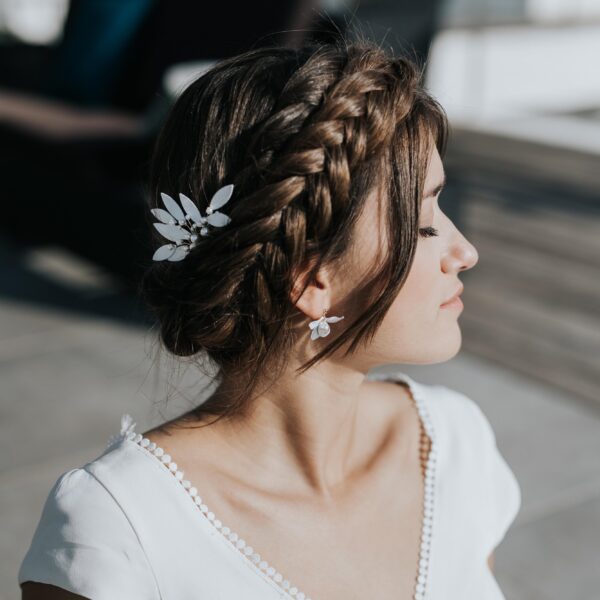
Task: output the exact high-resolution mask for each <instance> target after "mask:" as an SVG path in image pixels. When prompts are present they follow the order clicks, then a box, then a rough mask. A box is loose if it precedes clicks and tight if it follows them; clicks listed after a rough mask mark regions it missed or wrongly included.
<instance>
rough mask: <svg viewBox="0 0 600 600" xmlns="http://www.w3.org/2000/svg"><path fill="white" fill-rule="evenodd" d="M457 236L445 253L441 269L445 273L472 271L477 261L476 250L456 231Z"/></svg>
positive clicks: (477, 254)
mask: <svg viewBox="0 0 600 600" xmlns="http://www.w3.org/2000/svg"><path fill="white" fill-rule="evenodd" d="M456 233H457V235H456V237H455V238H454V240H453V241H452V243H451V245H450V247H449V248H448V252H446V254H445V256H444V258H443V261H442V268H443V270H444V271H446V272H453V271H456V272H458V271H466V270H467V269H472V268H473V267H474V266H475V265H476V264H477V262H478V261H479V253H478V252H477V248H475V246H474V245H473V244H471V242H469V240H467V238H466V237H465V236H464V235H462V233H460V232H459V231H458V230H457V232H456Z"/></svg>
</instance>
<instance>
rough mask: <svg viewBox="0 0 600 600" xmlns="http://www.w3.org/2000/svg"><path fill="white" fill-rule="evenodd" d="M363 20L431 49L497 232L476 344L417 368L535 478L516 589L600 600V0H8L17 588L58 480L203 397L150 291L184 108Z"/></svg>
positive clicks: (9, 508)
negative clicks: (255, 66) (257, 65)
mask: <svg viewBox="0 0 600 600" xmlns="http://www.w3.org/2000/svg"><path fill="white" fill-rule="evenodd" d="M356 29H358V30H360V31H361V32H362V33H363V34H367V35H368V36H369V37H371V38H373V39H376V40H377V41H379V42H381V43H384V44H386V45H388V46H391V47H393V48H394V49H395V50H396V51H408V52H410V53H411V55H412V56H413V57H416V58H417V59H418V60H420V61H421V62H422V63H423V64H425V65H426V76H427V84H428V87H429V88H430V90H431V91H432V92H433V94H434V95H435V96H436V97H437V98H438V99H439V100H440V101H441V103H442V104H443V105H444V106H445V108H446V110H447V112H448V114H449V116H450V120H451V123H452V137H451V141H450V145H449V148H448V153H447V156H446V158H445V164H446V170H447V175H448V181H449V183H448V188H447V190H446V191H445V192H444V193H443V194H442V197H441V199H440V202H441V206H442V208H444V209H445V212H446V213H447V214H448V215H449V216H450V217H451V218H452V219H453V220H454V221H455V222H456V224H457V225H458V227H459V228H460V229H461V230H462V231H463V233H464V234H465V235H466V236H467V238H468V239H470V241H471V242H473V243H474V244H475V246H476V247H477V249H478V251H479V263H478V265H477V266H476V267H475V268H474V269H473V270H471V271H468V272H466V273H464V274H463V278H462V279H463V281H464V283H465V292H464V294H463V299H464V303H465V310H464V311H463V313H462V314H461V316H460V323H461V326H462V327H461V328H462V331H463V349H462V351H461V352H460V353H459V355H457V356H456V357H455V358H454V359H452V360H451V361H448V362H446V363H443V364H437V365H430V366H405V367H404V370H405V372H406V373H408V374H409V375H411V376H412V377H414V378H415V379H417V380H419V381H423V382H426V383H442V384H444V385H448V386H450V387H453V388H455V389H458V390H460V391H463V392H464V393H466V394H468V395H469V396H470V397H472V398H473V399H474V400H475V401H476V402H477V403H478V404H479V405H480V406H481V408H482V409H483V411H484V412H485V413H486V415H487V416H488V418H489V419H490V421H491V422H492V425H493V427H494V429H495V431H496V435H497V442H498V446H499V448H500V450H501V452H502V454H503V455H504V456H505V458H506V460H507V461H508V463H509V464H510V466H511V467H512V469H513V471H514V472H515V474H516V476H517V478H518V480H519V482H520V485H521V489H522V493H523V505H522V508H521V511H520V513H519V515H518V517H517V519H516V521H515V523H514V524H513V526H512V528H511V529H510V530H509V532H508V534H507V536H506V538H505V540H504V542H503V543H502V544H501V545H500V546H499V548H498V549H497V551H496V566H495V572H496V576H497V578H498V580H499V583H500V586H501V587H502V589H503V590H504V592H505V594H506V597H507V598H508V599H513V598H514V599H518V600H541V599H543V600H554V599H556V600H559V599H560V600H563V599H564V598H569V599H570V600H592V599H597V598H600V591H599V590H600V569H598V566H599V565H600V198H599V192H600V162H599V158H600V70H599V68H598V58H599V57H600V0H439V1H438V0H362V1H360V2H351V1H350V0H306V1H303V0H295V1H288V2H285V1H283V0H280V1H279V2H277V3H273V2H266V1H264V0H255V1H254V2H246V3H243V2H226V1H223V0H221V1H220V2H193V1H191V0H188V1H184V0H169V1H166V0H112V1H111V0H71V1H69V0H0V144H1V145H2V152H1V153H0V182H1V183H0V185H1V186H2V193H1V196H0V197H1V199H2V210H1V213H0V214H1V217H0V275H1V277H0V382H1V383H0V411H1V412H0V414H1V419H0V450H1V453H0V457H1V458H0V489H1V495H0V526H1V531H2V535H1V536H0V558H1V559H2V560H0V600H8V599H11V600H12V599H16V598H20V592H19V589H18V585H17V579H16V577H17V569H18V566H19V564H20V561H21V560H22V557H23V556H24V554H25V551H26V549H27V547H28V544H29V542H30V540H31V536H32V534H33V530H34V528H35V526H36V524H37V520H38V519H39V516H40V514H41V509H42V505H43V502H44V500H45V498H46V496H47V493H48V491H49V489H50V486H51V485H52V483H54V481H55V480H56V479H57V477H58V476H59V475H60V474H61V473H63V472H64V471H66V470H68V469H71V468H74V467H75V466H80V465H82V464H84V463H85V462H87V461H88V460H91V459H93V458H94V457H95V456H97V455H98V454H99V453H100V452H101V451H102V450H103V449H104V446H105V443H106V441H107V439H108V437H109V436H110V435H112V434H114V433H117V432H118V430H119V427H120V417H121V414H123V413H124V412H130V413H131V414H132V415H133V416H134V419H135V420H136V421H137V423H138V430H139V431H143V430H145V429H147V428H149V427H150V426H152V425H155V424H157V423H158V422H162V421H163V420H165V419H167V418H170V416H173V415H175V414H178V413H179V412H181V411H182V410H187V409H189V408H190V407H191V406H192V405H193V404H195V403H197V402H198V397H197V390H198V383H199V381H198V378H199V377H200V376H199V374H198V373H197V371H196V370H195V369H194V368H193V366H191V365H190V364H189V363H176V362H174V361H173V360H171V359H169V358H168V357H166V356H165V355H164V354H161V353H160V352H158V348H157V346H156V342H155V338H154V335H155V334H154V331H153V330H152V328H151V322H150V321H149V319H148V316H147V315H146V314H145V312H144V308H143V306H142V305H141V302H140V301H139V300H138V298H137V297H136V294H135V290H136V285H137V282H138V281H139V277H140V274H141V272H142V270H143V269H144V266H145V265H146V264H147V263H148V260H149V257H150V256H151V254H152V248H151V247H150V243H149V240H148V238H149V230H148V226H147V221H146V214H145V211H146V209H145V205H144V195H143V181H144V177H145V174H146V169H147V164H148V158H149V153H150V151H151V148H152V144H153V141H154V139H155V136H156V133H157V131H158V128H159V127H160V124H161V122H162V119H163V118H164V116H165V114H166V111H167V110H168V108H169V106H170V105H171V103H172V102H173V101H174V99H175V98H176V97H177V95H178V94H179V93H180V92H181V90H182V89H184V88H185V86H186V85H187V84H188V83H189V82H190V81H191V80H193V79H194V78H196V77H197V76H198V75H199V74H201V73H202V72H203V70H205V69H206V68H208V67H210V65H211V64H212V63H213V62H214V61H215V60H218V59H219V58H222V57H226V56H230V55H233V54H236V53H238V52H241V51H244V50H246V49H248V48H250V47H256V46H259V45H261V44H271V43H283V44H287V45H290V46H296V45H298V44H300V43H302V42H303V41H304V40H305V39H306V38H307V36H310V37H311V38H312V39H322V40H326V39H330V38H331V36H332V35H334V34H335V32H336V31H341V32H348V34H349V35H353V31H355V30H356ZM452 600H454V599H452Z"/></svg>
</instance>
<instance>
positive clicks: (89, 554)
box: [18, 468, 160, 600]
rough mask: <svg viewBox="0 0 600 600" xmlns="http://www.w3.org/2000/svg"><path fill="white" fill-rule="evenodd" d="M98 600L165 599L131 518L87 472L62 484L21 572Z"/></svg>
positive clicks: (68, 474) (63, 477) (77, 471)
mask: <svg viewBox="0 0 600 600" xmlns="http://www.w3.org/2000/svg"><path fill="white" fill-rule="evenodd" d="M25 581H37V582H41V583H48V584H51V585H55V586H58V587H61V588H63V589H65V590H68V591H69V592H73V593H75V594H80V595H82V596H86V597H88V598H92V599H93V600H109V599H110V600H114V599H115V598H128V599H130V600H137V599H139V600H142V599H144V600H149V599H154V598H159V597H160V595H159V593H158V590H157V587H156V582H155V578H154V573H153V571H152V568H151V566H150V564H149V562H148V560H147V558H146V555H145V553H144V551H143V548H142V546H141V545H140V542H139V540H138V538H137V536H136V534H135V531H134V530H133V528H132V526H131V524H130V522H129V520H128V519H127V517H126V515H125V514H124V513H123V511H122V509H121V507H120V506H119V505H118V503H117V502H116V500H115V499H114V498H113V497H112V495H111V494H110V493H109V492H108V490H107V489H106V488H105V487H104V486H103V485H102V484H101V483H100V482H99V481H98V480H97V479H96V478H95V477H94V476H93V475H92V474H91V473H89V472H88V471H87V470H85V468H76V469H72V470H70V471H67V472H66V473H64V474H63V475H61V476H60V477H59V479H58V480H57V481H56V483H55V484H54V486H53V487H52V489H51V490H50V493H49V494H48V497H47V499H46V502H45V504H44V507H43V509H42V515H41V517H40V520H39V523H38V525H37V528H36V529H35V532H34V534H33V539H32V541H31V544H30V547H29V550H28V551H27V553H26V555H25V558H24V559H23V561H22V563H21V566H20V568H19V573H18V582H19V584H21V583H23V582H25Z"/></svg>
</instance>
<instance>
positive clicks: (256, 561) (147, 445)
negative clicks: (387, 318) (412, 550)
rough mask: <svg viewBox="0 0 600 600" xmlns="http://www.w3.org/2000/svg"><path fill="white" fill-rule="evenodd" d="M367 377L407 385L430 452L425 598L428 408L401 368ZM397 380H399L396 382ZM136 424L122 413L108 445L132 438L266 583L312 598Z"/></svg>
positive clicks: (419, 584) (420, 572) (417, 591)
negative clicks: (225, 518)
mask: <svg viewBox="0 0 600 600" xmlns="http://www.w3.org/2000/svg"><path fill="white" fill-rule="evenodd" d="M367 380H383V381H392V382H394V383H401V382H404V383H406V384H407V386H408V389H409V393H410V395H411V399H412V401H413V402H414V404H415V406H416V409H417V414H418V417H419V420H420V424H421V427H422V428H423V429H424V430H425V432H426V434H427V437H428V438H429V441H430V444H429V454H428V457H427V461H426V468H425V485H424V492H423V503H422V515H423V516H422V520H421V528H420V530H421V539H420V544H419V561H418V569H417V578H416V582H415V587H414V590H413V596H412V600H425V598H426V589H427V585H426V584H427V581H428V577H427V575H428V568H429V556H430V544H431V531H432V525H433V514H434V505H435V502H434V501H435V494H434V488H435V484H436V472H435V465H436V458H437V439H436V435H435V431H434V428H433V423H432V421H431V416H430V414H429V407H428V406H427V404H426V403H425V400H424V396H423V395H422V394H421V388H420V387H419V384H418V383H417V382H416V381H414V380H413V379H412V378H411V377H410V376H409V375H407V374H406V373H403V372H401V371H394V372H391V373H381V372H377V373H370V374H368V375H367ZM398 380H399V381H398ZM135 426H136V423H134V422H133V419H132V417H131V416H130V415H129V414H124V415H122V417H121V432H120V434H118V435H116V436H112V437H111V439H109V441H108V443H107V447H109V446H111V445H112V444H114V443H115V442H116V441H119V440H125V441H131V442H133V443H135V444H136V445H138V446H139V447H140V448H141V449H143V450H144V452H143V454H144V455H146V456H149V457H151V458H152V459H153V460H157V461H158V462H159V463H160V464H162V465H163V466H164V467H165V469H166V470H167V471H168V472H169V474H170V476H171V477H174V480H175V481H176V482H179V484H180V485H181V490H182V491H183V492H184V493H185V494H186V495H187V496H188V498H189V499H190V501H191V502H192V503H193V504H194V506H196V508H197V509H199V510H200V513H201V515H202V517H203V518H205V519H206V521H207V523H209V524H211V525H212V526H213V527H214V528H215V530H216V531H218V532H219V534H220V535H221V536H222V538H223V540H224V541H226V542H228V544H227V546H228V547H230V548H231V549H232V550H234V552H235V554H236V555H237V556H239V557H240V558H242V559H243V560H245V562H246V563H247V564H248V565H249V566H250V567H251V568H252V569H253V570H254V571H255V572H256V573H257V574H258V575H259V576H260V577H261V578H262V579H263V580H265V581H266V582H267V583H268V584H270V585H271V586H272V587H274V588H275V589H276V590H277V591H278V592H279V593H281V594H283V595H284V597H289V598H295V600H311V598H310V597H309V596H307V595H306V593H305V592H303V591H302V590H300V589H299V588H298V587H297V586H295V585H293V584H292V583H291V582H290V581H289V580H288V579H285V578H284V576H283V575H282V574H281V572H280V571H278V570H277V569H276V568H275V567H274V566H272V565H270V564H269V563H267V561H265V560H263V559H262V557H261V556H260V554H259V553H257V552H255V551H254V548H253V547H252V546H250V545H249V544H247V543H246V542H245V540H243V539H242V538H241V537H240V536H239V535H238V534H237V533H236V532H235V531H232V530H231V528H230V527H227V526H226V525H225V524H224V523H222V522H221V521H220V520H219V519H217V517H216V515H215V513H214V512H212V511H211V510H210V509H209V507H208V506H207V505H206V504H205V503H204V502H203V500H202V497H201V496H200V494H199V493H198V489H197V488H196V487H195V486H194V485H193V484H192V482H190V481H188V480H186V479H184V473H183V471H181V470H179V469H178V467H177V463H175V462H173V461H172V460H171V456H170V455H169V454H167V453H166V452H165V450H164V449H163V448H161V447H160V446H158V445H157V444H156V443H154V442H151V441H150V440H149V439H148V438H145V437H143V436H142V434H140V433H136V432H135Z"/></svg>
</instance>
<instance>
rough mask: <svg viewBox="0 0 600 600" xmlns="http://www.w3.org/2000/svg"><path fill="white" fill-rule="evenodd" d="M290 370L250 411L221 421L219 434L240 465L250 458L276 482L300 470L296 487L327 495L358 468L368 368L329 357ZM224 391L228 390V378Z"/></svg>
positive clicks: (253, 465) (251, 465)
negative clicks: (355, 460) (354, 367)
mask: <svg viewBox="0 0 600 600" xmlns="http://www.w3.org/2000/svg"><path fill="white" fill-rule="evenodd" d="M287 373H288V374H284V375H283V376H282V377H280V378H279V379H278V380H277V381H276V382H275V384H274V385H271V386H270V387H269V389H268V391H266V392H265V393H264V394H262V395H260V397H258V398H257V399H256V400H253V404H252V408H251V411H250V412H249V413H248V414H247V415H245V416H244V417H241V418H235V417H232V418H228V419H223V420H222V421H219V422H218V423H216V424H215V425H214V427H216V430H215V433H217V432H218V433H219V434H220V435H219V438H220V440H221V441H224V442H225V444H226V446H227V448H228V449H229V450H230V451H231V452H232V454H233V458H234V460H236V462H237V463H238V468H239V466H240V463H241V464H244V463H248V468H251V469H252V472H253V473H256V472H257V471H258V473H257V474H256V476H257V477H261V476H263V475H264V477H265V479H266V480H267V481H269V482H270V483H271V484H273V482H274V481H276V480H278V479H281V481H282V482H283V481H285V482H290V474H291V473H293V474H296V475H295V477H296V481H295V482H294V485H295V486H296V485H297V486H298V488H299V489H302V488H303V487H304V488H305V491H306V493H310V494H312V495H315V494H317V495H319V496H322V497H323V498H325V499H326V498H328V497H329V496H331V495H332V494H333V492H334V491H335V489H336V486H340V485H342V484H344V483H345V482H346V481H347V479H348V477H349V474H350V473H351V471H352V468H353V456H354V453H355V452H356V450H357V443H358V439H359V436H360V431H359V430H360V429H361V426H363V427H364V424H363V423H361V422H360V420H359V407H360V399H361V397H362V396H361V393H362V391H363V384H364V382H365V373H363V372H360V371H355V370H349V369H348V368H347V367H343V366H340V365H336V364H332V363H328V362H323V363H320V364H318V365H316V366H315V367H313V368H311V369H310V370H309V371H307V372H305V373H303V374H301V375H296V374H295V372H294V369H293V368H290V369H289V370H288V371H287ZM219 393H227V384H226V383H225V384H223V385H222V386H221V387H220V388H219ZM211 427H212V426H211Z"/></svg>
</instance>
